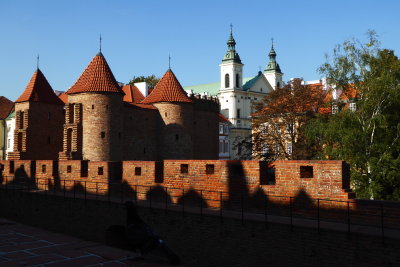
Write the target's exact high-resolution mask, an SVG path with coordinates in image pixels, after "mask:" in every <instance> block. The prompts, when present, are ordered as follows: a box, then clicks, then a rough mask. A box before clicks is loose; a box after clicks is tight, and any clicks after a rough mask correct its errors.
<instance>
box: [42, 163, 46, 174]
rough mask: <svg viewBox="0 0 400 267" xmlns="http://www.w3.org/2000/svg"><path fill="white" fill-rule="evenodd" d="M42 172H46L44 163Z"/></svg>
mask: <svg viewBox="0 0 400 267" xmlns="http://www.w3.org/2000/svg"><path fill="white" fill-rule="evenodd" d="M42 173H46V165H42Z"/></svg>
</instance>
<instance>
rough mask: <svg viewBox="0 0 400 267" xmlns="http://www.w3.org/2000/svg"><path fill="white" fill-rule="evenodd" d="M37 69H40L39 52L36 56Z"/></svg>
mask: <svg viewBox="0 0 400 267" xmlns="http://www.w3.org/2000/svg"><path fill="white" fill-rule="evenodd" d="M36 69H39V54H38V55H37V57H36Z"/></svg>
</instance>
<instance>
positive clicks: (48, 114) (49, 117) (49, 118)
mask: <svg viewBox="0 0 400 267" xmlns="http://www.w3.org/2000/svg"><path fill="white" fill-rule="evenodd" d="M47 119H48V120H51V112H49V113H47Z"/></svg>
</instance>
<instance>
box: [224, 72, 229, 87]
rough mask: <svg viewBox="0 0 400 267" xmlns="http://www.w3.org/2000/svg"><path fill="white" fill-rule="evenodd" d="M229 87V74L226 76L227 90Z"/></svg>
mask: <svg viewBox="0 0 400 267" xmlns="http://www.w3.org/2000/svg"><path fill="white" fill-rule="evenodd" d="M228 87H229V74H228V73H227V74H225V88H228Z"/></svg>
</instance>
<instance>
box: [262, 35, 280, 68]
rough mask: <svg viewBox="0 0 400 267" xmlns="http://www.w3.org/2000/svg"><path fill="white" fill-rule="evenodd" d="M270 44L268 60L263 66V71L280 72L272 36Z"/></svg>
mask: <svg viewBox="0 0 400 267" xmlns="http://www.w3.org/2000/svg"><path fill="white" fill-rule="evenodd" d="M271 42H272V45H271V50H270V51H269V54H268V56H269V62H268V64H267V66H266V67H265V71H268V72H278V73H282V71H281V68H280V67H279V64H278V63H277V62H276V52H275V49H274V38H272V39H271Z"/></svg>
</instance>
